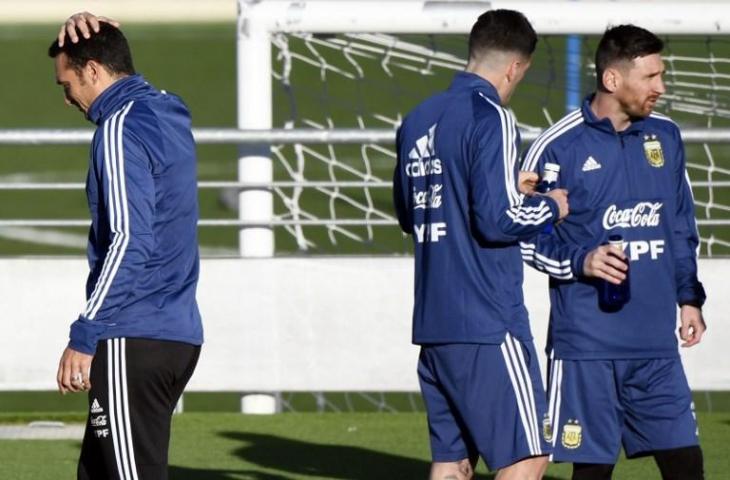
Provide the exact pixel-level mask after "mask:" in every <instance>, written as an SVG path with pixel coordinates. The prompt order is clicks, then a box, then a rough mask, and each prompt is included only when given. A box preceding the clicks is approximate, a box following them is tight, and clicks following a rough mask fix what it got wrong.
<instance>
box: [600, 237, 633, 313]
mask: <svg viewBox="0 0 730 480" xmlns="http://www.w3.org/2000/svg"><path fill="white" fill-rule="evenodd" d="M608 244H609V245H612V246H614V247H616V248H619V249H621V250H622V251H623V247H624V238H623V237H622V236H621V235H611V236H609V237H608ZM628 266H629V262H628V261H627V262H626V267H628ZM625 273H626V279H625V280H624V281H623V282H621V283H620V284H618V285H615V284H613V283H611V282H607V281H605V280H602V281H601V287H600V289H599V300H598V301H599V302H600V304H601V306H602V307H603V308H605V309H608V310H617V309H620V308H621V307H623V306H624V305H625V304H626V303H628V301H629V300H631V282H629V270H628V268H627V269H626V272H625Z"/></svg>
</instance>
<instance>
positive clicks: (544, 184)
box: [536, 163, 560, 233]
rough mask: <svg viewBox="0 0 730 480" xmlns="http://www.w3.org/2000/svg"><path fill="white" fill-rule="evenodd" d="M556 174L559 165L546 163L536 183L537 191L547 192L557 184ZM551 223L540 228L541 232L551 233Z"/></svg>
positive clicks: (558, 173) (558, 171)
mask: <svg viewBox="0 0 730 480" xmlns="http://www.w3.org/2000/svg"><path fill="white" fill-rule="evenodd" d="M558 175H560V165H558V164H557V163H546V164H545V173H543V175H542V179H541V180H540V183H539V184H538V185H537V189H536V190H537V192H538V193H547V192H549V191H550V190H552V189H554V188H555V187H557V185H558ZM552 231H553V224H552V223H549V224H547V225H545V228H543V229H542V233H551V232H552Z"/></svg>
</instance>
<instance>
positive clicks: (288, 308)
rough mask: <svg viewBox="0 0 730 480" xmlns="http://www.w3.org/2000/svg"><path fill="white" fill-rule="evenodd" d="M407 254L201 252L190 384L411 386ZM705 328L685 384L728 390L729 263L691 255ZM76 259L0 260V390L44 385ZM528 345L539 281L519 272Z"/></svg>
mask: <svg viewBox="0 0 730 480" xmlns="http://www.w3.org/2000/svg"><path fill="white" fill-rule="evenodd" d="M411 268H412V260H411V259H409V258H322V259H296V258H292V259H260V260H258V259H247V260H243V259H226V260H214V259H209V260H204V261H203V263H202V267H201V280H200V287H199V295H198V297H199V301H200V308H201V311H202V313H203V315H204V322H205V334H206V344H205V346H204V350H203V354H202V357H201V360H200V363H199V366H198V369H197V371H196V373H195V376H194V377H193V380H192V382H191V384H190V390H198V391H200V390H234V391H278V390H349V391H355V390H359V391H363V390H378V391H391V390H393V391H398V390H417V388H418V385H417V382H416V375H415V365H416V358H417V352H418V350H417V348H416V347H414V346H412V345H410V311H411V306H412V294H411V292H412V284H413V281H412V273H411ZM700 268H701V276H702V279H703V281H704V282H705V286H706V288H707V290H708V295H709V298H710V300H709V302H708V304H707V305H706V308H705V315H706V318H707V322H708V325H709V330H708V333H707V336H706V338H705V340H704V341H703V342H702V344H701V345H699V346H698V347H695V348H693V349H690V350H683V352H682V353H683V358H684V362H685V366H686V369H687V374H688V377H689V379H690V383H691V385H692V387H693V388H694V389H723V390H730V349H729V348H728V346H729V345H730V328H728V327H727V324H726V321H727V317H728V313H727V312H728V311H730V291H729V290H728V287H727V278H729V277H730V260H703V261H701V263H700ZM86 269H87V267H86V263H85V262H84V261H83V260H79V259H44V260H39V259H7V260H0V272H2V273H1V274H0V311H2V312H3V314H4V318H3V319H2V321H0V390H15V389H22V390H26V389H39V390H40V389H43V390H45V389H54V388H55V374H56V368H57V365H58V359H59V356H60V354H61V351H62V350H63V348H64V347H65V344H66V340H67V335H68V325H69V324H70V322H71V321H72V320H74V319H75V317H76V316H77V314H78V312H79V311H80V308H81V305H82V304H83V288H82V286H83V284H84V280H85V276H86ZM525 288H526V292H527V302H528V307H529V309H530V313H531V315H532V321H533V332H534V334H535V337H536V345H537V348H538V349H542V347H543V345H544V342H545V330H546V323H547V311H548V301H547V293H546V279H545V277H544V276H542V275H541V274H539V273H537V272H533V271H532V270H531V269H527V270H526V282H525Z"/></svg>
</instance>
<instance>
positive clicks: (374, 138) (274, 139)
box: [0, 128, 730, 228]
mask: <svg viewBox="0 0 730 480" xmlns="http://www.w3.org/2000/svg"><path fill="white" fill-rule="evenodd" d="M93 133H94V131H93V130H92V129H6V130H0V145H86V144H88V143H89V142H91V139H92V136H93ZM520 133H521V135H522V138H523V139H524V140H525V141H527V142H530V141H533V140H534V139H535V138H537V136H538V135H539V134H540V133H541V131H540V130H537V129H530V130H523V131H521V132H520ZM193 136H194V137H195V141H196V142H197V143H200V144H239V145H251V144H264V145H265V144H269V145H271V144H296V143H304V144H358V143H364V144H368V143H370V144H385V143H395V130H392V129H334V130H314V129H272V130H238V129H234V128H196V129H193ZM682 138H683V139H684V141H685V142H686V143H688V144H694V143H730V129H728V128H722V129H719V128H718V129H698V128H688V129H683V130H682ZM692 185H693V186H701V187H708V186H713V187H723V188H727V187H730V181H718V182H706V181H698V182H693V183H692ZM335 187H339V188H390V187H391V183H390V182H384V181H342V182H338V181H307V180H304V181H273V182H271V183H251V182H233V181H201V182H199V183H198V188H201V189H211V188H230V189H237V190H240V191H243V190H250V189H256V190H262V189H263V190H271V189H276V188H335ZM83 188H84V184H83V183H80V182H69V183H62V182H2V183H0V191H3V190H82V189H83ZM697 223H698V225H702V226H727V225H730V220H725V219H700V220H698V221H697ZM88 225H89V220H85V219H65V220H60V219H28V220H26V219H14V220H8V219H0V227H85V226H88ZM199 225H200V226H205V227H213V226H215V227H239V228H251V227H279V226H334V225H339V226H363V225H370V226H390V225H393V226H394V225H397V222H396V221H395V220H390V219H336V220H333V219H316V220H311V219H310V220H303V219H302V220H300V219H296V220H294V219H292V220H285V219H272V220H270V221H267V222H252V221H243V220H239V219H201V220H200V221H199Z"/></svg>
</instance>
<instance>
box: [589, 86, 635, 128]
mask: <svg viewBox="0 0 730 480" xmlns="http://www.w3.org/2000/svg"><path fill="white" fill-rule="evenodd" d="M593 97H595V93H592V94H590V95H588V96H587V97H586V98H585V99H583V105H582V106H581V111H582V113H583V121H585V123H586V124H587V125H589V126H591V127H593V128H595V129H597V130H600V131H602V132H605V133H610V134H611V135H633V134H639V133H642V132H643V131H644V124H645V119H644V118H641V117H635V118H632V119H631V124H630V125H629V126H628V128H626V130H622V131H620V132H617V131H616V129H615V128H613V124H612V123H611V120H609V119H608V118H598V117H596V114H595V113H593V110H591V102H592V101H593Z"/></svg>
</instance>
